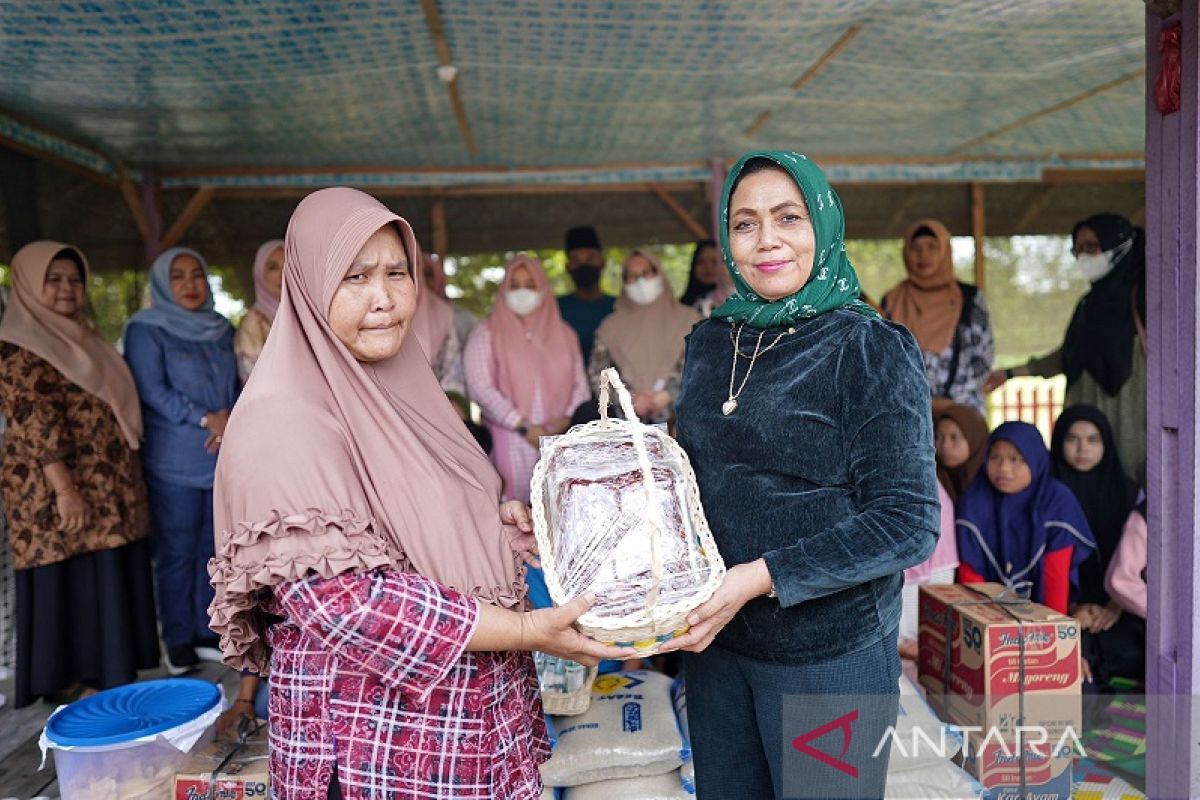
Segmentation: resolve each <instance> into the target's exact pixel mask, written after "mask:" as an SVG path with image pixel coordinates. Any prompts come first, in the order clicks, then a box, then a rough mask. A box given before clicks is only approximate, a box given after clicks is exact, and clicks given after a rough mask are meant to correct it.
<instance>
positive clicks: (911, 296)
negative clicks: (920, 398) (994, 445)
mask: <svg viewBox="0 0 1200 800" xmlns="http://www.w3.org/2000/svg"><path fill="white" fill-rule="evenodd" d="M903 255H904V271H905V273H906V274H907V277H906V278H905V279H904V280H903V281H901V282H900V283H898V284H897V285H896V286H894V287H892V290H891V291H889V292H888V293H887V294H886V295H884V297H883V302H882V306H883V313H884V316H886V317H887V318H888V319H890V320H892V321H893V322H899V323H900V324H901V325H903V326H905V327H906V328H908V329H909V330H910V331H911V332H912V335H913V336H914V337H916V340H917V344H918V345H919V346H920V348H921V356H922V359H923V360H924V363H925V377H926V379H927V380H928V382H929V391H930V393H931V395H932V397H933V410H934V411H935V412H939V411H942V410H944V409H946V408H949V407H950V406H952V405H954V404H955V403H959V404H961V405H965V406H970V407H971V408H974V409H975V410H976V411H978V412H980V413H983V410H984V409H983V395H984V391H983V384H984V381H985V380H986V379H987V377H988V374H989V373H990V372H991V369H992V360H993V358H994V357H995V343H994V340H993V337H992V323H991V318H990V316H989V314H988V308H987V303H986V302H985V301H984V299H983V292H981V291H979V289H978V287H975V286H972V285H970V284H967V283H960V282H959V281H958V280H956V279H955V277H954V256H953V251H952V249H951V241H950V231H949V230H948V229H947V228H946V226H945V225H943V224H942V223H940V222H938V221H937V220H936V219H922V220H917V221H916V222H915V223H913V224H912V225H911V226H910V227H909V229H908V232H907V233H906V234H905V236H904V251H903Z"/></svg>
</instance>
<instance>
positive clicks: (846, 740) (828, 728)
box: [792, 708, 858, 778]
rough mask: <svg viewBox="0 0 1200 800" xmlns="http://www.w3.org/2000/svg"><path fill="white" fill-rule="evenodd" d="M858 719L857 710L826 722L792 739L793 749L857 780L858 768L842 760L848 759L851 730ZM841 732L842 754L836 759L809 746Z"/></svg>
mask: <svg viewBox="0 0 1200 800" xmlns="http://www.w3.org/2000/svg"><path fill="white" fill-rule="evenodd" d="M857 719H858V709H857V708H856V709H854V710H853V711H851V712H849V713H848V714H843V715H842V716H840V717H838V718H837V719H835V720H831V721H829V722H826V723H825V724H824V725H822V726H821V727H819V728H813V729H812V730H811V731H809V732H808V733H802V734H800V735H799V736H797V737H796V738H795V739H792V747H793V748H795V749H796V750H797V751H799V752H801V753H804V754H805V755H806V756H810V757H812V758H815V759H816V760H817V761H820V762H821V763H822V764H825V765H827V766H830V767H833V768H834V769H836V770H838V771H840V772H844V773H845V774H847V775H849V776H850V777H851V778H857V777H858V768H857V767H855V766H854V765H852V764H847V763H846V762H845V761H843V760H842V759H843V758H845V757H846V753H847V752H849V751H850V739H851V737H852V735H853V731H852V730H851V728H850V726H851V724H853V723H854V722H855V721H856V720H857ZM839 730H840V731H841V732H842V752H841V753H839V754H838V755H837V756H836V757H835V756H831V755H829V754H828V753H826V752H823V751H821V750H818V749H817V748H815V747H813V746H811V745H810V744H809V742H812V741H814V740H816V739H820V738H821V737H822V736H825V735H826V734H829V733H832V732H834V731H839Z"/></svg>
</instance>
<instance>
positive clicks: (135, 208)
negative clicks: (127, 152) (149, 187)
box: [117, 166, 154, 243]
mask: <svg viewBox="0 0 1200 800" xmlns="http://www.w3.org/2000/svg"><path fill="white" fill-rule="evenodd" d="M117 174H118V176H119V177H118V179H117V187H118V188H119V189H120V190H121V198H122V199H123V200H124V201H125V205H126V206H128V207H129V213H130V215H132V216H133V222H134V224H135V225H137V229H138V233H140V234H141V235H142V242H143V243H145V242H149V241H150V240H151V239H152V238H153V237H154V234H152V233H151V232H150V220H148V219H146V212H145V210H144V209H143V208H142V198H141V197H139V196H138V190H137V187H136V186H134V185H133V181H132V180H131V179H130V177H129V172H128V171H127V170H126V169H125V167H123V166H122V167H119V168H118V173H117Z"/></svg>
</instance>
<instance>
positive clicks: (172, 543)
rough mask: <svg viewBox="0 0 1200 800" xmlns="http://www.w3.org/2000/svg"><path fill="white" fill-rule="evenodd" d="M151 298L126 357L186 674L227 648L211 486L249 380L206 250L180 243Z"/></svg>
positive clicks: (164, 598)
mask: <svg viewBox="0 0 1200 800" xmlns="http://www.w3.org/2000/svg"><path fill="white" fill-rule="evenodd" d="M150 303H151V305H150V307H149V308H147V309H144V310H142V311H139V312H138V313H136V314H134V315H133V317H132V318H131V319H130V320H129V324H128V325H127V326H126V327H125V358H126V360H127V361H128V362H129V369H130V371H131V372H132V373H133V379H134V382H135V383H136V384H137V388H138V395H139V396H140V398H141V402H142V419H143V420H144V427H145V439H146V441H145V444H144V445H143V447H142V470H143V473H144V474H145V477H146V488H147V489H148V492H149V497H150V516H151V522H152V525H153V535H154V540H155V559H154V570H155V574H154V577H155V582H156V583H157V585H158V592H157V595H158V605H159V619H160V620H161V621H162V636H163V642H164V643H165V644H166V648H167V668H168V670H170V671H171V672H172V673H179V672H183V671H186V670H188V669H190V668H191V667H193V666H195V665H196V664H197V663H198V661H199V659H200V657H201V656H202V655H203V656H205V657H209V658H214V659H219V656H220V653H219V652H218V651H217V650H216V637H215V636H213V634H212V631H210V630H209V628H208V604H209V603H210V602H212V597H213V589H212V586H210V585H209V582H208V559H209V558H211V557H212V555H213V530H212V508H213V500H212V485H213V473H214V471H215V469H216V465H217V451H218V450H219V449H220V447H221V441H222V437H223V435H224V433H225V423H226V421H227V420H228V419H229V412H230V411H231V410H232V409H233V403H234V401H235V400H236V399H237V394H238V389H239V386H240V384H239V381H238V374H237V359H236V357H235V356H234V352H233V327H232V326H231V325H230V324H229V320H227V319H225V317H223V316H221V315H220V314H218V313H217V312H216V311H215V310H214V308H213V297H212V291H211V289H210V288H209V285H208V266H207V264H205V262H204V257H203V256H201V255H200V254H199V253H197V252H196V251H194V250H188V249H186V248H182V247H176V248H172V249H171V250H167V251H166V252H165V253H163V254H162V255H160V256H159V257H158V258H157V259H155V261H154V264H153V266H151V268H150Z"/></svg>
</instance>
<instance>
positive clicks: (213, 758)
mask: <svg viewBox="0 0 1200 800" xmlns="http://www.w3.org/2000/svg"><path fill="white" fill-rule="evenodd" d="M230 753H233V756H232V757H230V758H229V761H228V763H226V764H225V766H223V767H221V768H220V772H218V773H217V791H216V792H215V794H214V798H215V800H257V799H258V798H261V800H267V798H268V796H269V788H270V780H269V778H268V774H267V755H268V744H267V726H266V725H262V726H261V727H260V728H259V731H258V733H257V734H256V735H255V736H254V737H253V738H251V739H249V740H248V741H247V742H246V743H245V744H242V745H239V744H238V743H237V741H236V740H231V739H218V740H216V741H215V742H212V743H211V744H208V745H205V746H204V747H202V748H200V749H199V750H197V751H196V752H194V753H192V754H191V755H189V756H188V758H187V761H185V762H184V764H183V766H182V767H181V768H180V769H179V772H178V773H177V774H176V775H175V791H174V792H173V793H172V795H171V797H173V798H174V800H205V798H206V797H207V796H208V787H209V784H210V782H211V777H212V773H213V770H215V769H217V768H218V767H220V765H221V762H223V761H225V759H226V757H228V756H229V755H230Z"/></svg>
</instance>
